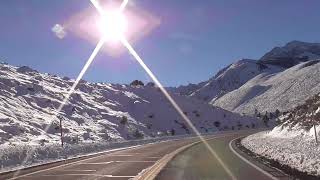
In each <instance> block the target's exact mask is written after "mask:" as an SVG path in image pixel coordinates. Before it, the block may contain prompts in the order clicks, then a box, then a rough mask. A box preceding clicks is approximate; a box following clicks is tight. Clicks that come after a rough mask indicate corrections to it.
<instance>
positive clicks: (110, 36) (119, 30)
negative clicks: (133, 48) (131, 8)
mask: <svg viewBox="0 0 320 180" xmlns="http://www.w3.org/2000/svg"><path fill="white" fill-rule="evenodd" d="M97 26H98V28H99V31H100V33H101V36H103V37H104V38H105V40H106V41H108V42H111V43H117V42H120V38H121V36H122V35H124V34H125V33H126V31H127V28H128V21H127V19H126V17H125V15H124V14H123V13H121V11H107V12H105V13H104V15H103V16H101V17H100V19H99V20H98V22H97Z"/></svg>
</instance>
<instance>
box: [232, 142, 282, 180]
mask: <svg viewBox="0 0 320 180" xmlns="http://www.w3.org/2000/svg"><path fill="white" fill-rule="evenodd" d="M241 138H243V137H240V138H239V137H237V138H235V139H233V140H231V141H230V142H229V148H230V150H231V151H232V152H233V154H235V155H236V156H237V157H239V158H240V159H241V160H243V161H244V162H246V163H247V164H249V165H250V166H252V167H253V168H255V169H256V170H258V171H259V172H261V173H263V174H264V175H266V176H268V177H269V178H270V179H272V180H278V179H279V178H277V177H275V176H273V175H272V174H270V173H269V172H267V171H265V170H263V169H262V168H260V167H258V166H257V165H255V164H254V163H252V162H250V161H249V160H248V159H247V158H245V157H244V156H242V155H241V154H240V153H238V152H237V151H236V150H235V149H234V147H236V146H235V141H236V140H238V139H241ZM236 148H237V147H236ZM237 149H238V148H237ZM238 150H239V151H241V150H240V149H238Z"/></svg>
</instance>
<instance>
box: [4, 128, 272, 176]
mask: <svg viewBox="0 0 320 180" xmlns="http://www.w3.org/2000/svg"><path fill="white" fill-rule="evenodd" d="M252 132H253V131H247V132H243V131H242V132H236V133H225V134H220V135H211V136H206V138H207V139H210V140H209V143H210V145H211V146H212V147H213V149H214V150H215V151H216V152H217V154H218V155H219V157H220V158H221V159H222V161H223V162H225V163H226V165H227V166H228V167H229V169H230V170H231V172H232V173H233V174H234V176H235V177H236V178H237V179H261V180H263V179H272V177H273V176H270V174H269V173H264V172H263V171H260V170H258V169H257V168H254V167H253V166H252V165H250V164H248V163H247V162H245V161H244V160H243V159H241V158H239V157H238V156H237V155H236V154H235V153H234V152H232V150H230V148H229V142H230V141H231V140H233V139H234V138H236V137H240V136H244V135H248V134H250V133H252ZM197 141H199V139H198V138H188V139H180V140H172V141H166V142H160V143H154V144H147V145H142V146H138V147H133V148H129V149H125V150H118V151H114V152H106V153H103V154H99V155H94V156H91V157H85V158H80V159H76V160H70V161H66V162H58V163H54V164H48V165H43V166H39V167H34V168H29V169H26V170H23V171H21V172H20V173H19V175H17V176H16V177H13V175H14V172H11V173H6V174H2V175H0V179H35V180H43V179H45V180H59V179H85V180H91V179H112V180H118V179H119V180H120V179H131V178H134V177H136V176H137V175H139V174H140V173H141V172H142V171H143V170H145V169H147V168H148V167H151V166H153V165H154V164H155V163H156V162H159V160H160V159H163V157H165V156H166V155H167V154H170V153H172V152H174V151H175V150H176V149H179V148H181V147H185V146H187V145H189V144H191V143H194V142H197ZM143 172H146V171H143ZM268 174H269V175H268ZM156 179H159V180H164V179H168V180H169V179H170V180H172V179H192V180H193V179H230V178H229V176H228V175H227V174H226V173H225V172H224V170H223V168H221V166H220V165H219V163H217V161H216V160H215V159H214V158H213V157H211V156H210V155H209V154H208V152H207V151H206V149H205V148H204V146H203V145H202V144H198V145H195V146H192V147H191V148H189V149H187V150H186V151H184V152H182V153H180V154H178V155H177V156H176V157H175V158H173V159H172V161H171V162H169V163H168V164H167V166H166V167H165V168H164V169H162V171H161V172H160V174H159V175H158V176H157V178H156Z"/></svg>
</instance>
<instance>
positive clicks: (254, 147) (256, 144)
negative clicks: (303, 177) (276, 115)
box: [241, 126, 320, 176]
mask: <svg viewBox="0 0 320 180" xmlns="http://www.w3.org/2000/svg"><path fill="white" fill-rule="evenodd" d="M316 129H317V130H318V131H317V133H318V134H319V132H320V131H319V129H320V126H318V127H317V128H316ZM241 143H242V144H243V145H244V146H245V147H246V148H247V149H249V150H251V151H253V152H255V153H256V154H259V155H262V156H265V157H266V158H268V159H273V160H276V161H278V162H279V163H281V164H284V165H288V166H290V167H292V168H295V169H297V170H299V171H301V172H306V173H308V174H311V175H316V176H319V175H320V144H318V145H317V144H316V142H315V138H314V129H310V130H309V131H304V130H302V129H301V128H300V127H294V128H291V129H290V130H288V128H285V127H283V128H282V126H278V127H276V128H274V129H273V130H272V131H268V132H265V131H264V132H260V133H257V134H253V135H250V136H248V137H247V138H245V139H243V140H242V142H241Z"/></svg>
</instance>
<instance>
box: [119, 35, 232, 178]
mask: <svg viewBox="0 0 320 180" xmlns="http://www.w3.org/2000/svg"><path fill="white" fill-rule="evenodd" d="M121 42H122V44H123V45H124V46H125V47H126V48H127V49H128V51H129V52H130V54H131V55H132V56H133V57H134V58H135V60H137V61H138V63H139V64H140V65H141V66H142V68H143V69H144V70H145V71H146V72H147V74H148V75H149V76H150V77H151V79H152V80H153V82H154V83H155V84H156V85H157V86H158V87H159V89H160V90H161V92H162V93H163V94H164V95H165V97H166V98H167V99H168V101H169V102H170V103H171V104H172V106H173V107H174V108H175V109H176V111H177V112H178V113H179V114H180V116H181V117H182V118H183V119H184V120H185V121H186V123H187V124H188V125H189V126H190V127H191V129H192V130H193V132H194V133H195V134H196V135H197V136H198V137H199V139H200V140H201V141H202V142H203V144H204V145H205V146H206V148H207V149H208V150H209V152H210V153H211V154H212V155H213V156H214V157H215V159H217V160H218V162H219V163H220V164H221V166H222V167H223V169H224V170H225V171H226V172H227V173H228V175H229V176H230V178H231V179H236V177H235V176H234V175H233V174H232V172H231V171H230V169H229V168H228V167H227V166H226V165H225V164H224V162H223V161H222V160H221V159H220V158H219V156H218V154H217V153H216V152H215V151H214V150H213V149H212V147H211V146H210V145H209V143H208V142H207V140H206V139H205V138H204V137H203V136H202V135H201V134H200V132H199V131H198V130H197V128H196V127H195V126H194V125H193V124H192V122H191V120H190V119H189V118H188V116H186V115H185V114H184V113H183V111H182V109H181V108H180V107H179V105H178V104H177V103H176V102H175V100H174V99H173V98H172V97H171V95H170V94H169V93H168V91H167V90H166V89H165V88H164V87H163V85H162V84H161V83H160V81H159V80H158V79H157V78H156V76H155V75H154V74H153V73H152V71H151V70H150V69H149V68H148V66H147V65H146V64H145V63H144V62H143V60H142V59H141V58H140V56H139V55H138V53H137V52H136V51H135V50H134V49H133V47H132V46H131V45H130V44H129V42H128V41H127V40H126V39H125V38H124V37H122V38H121Z"/></svg>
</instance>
